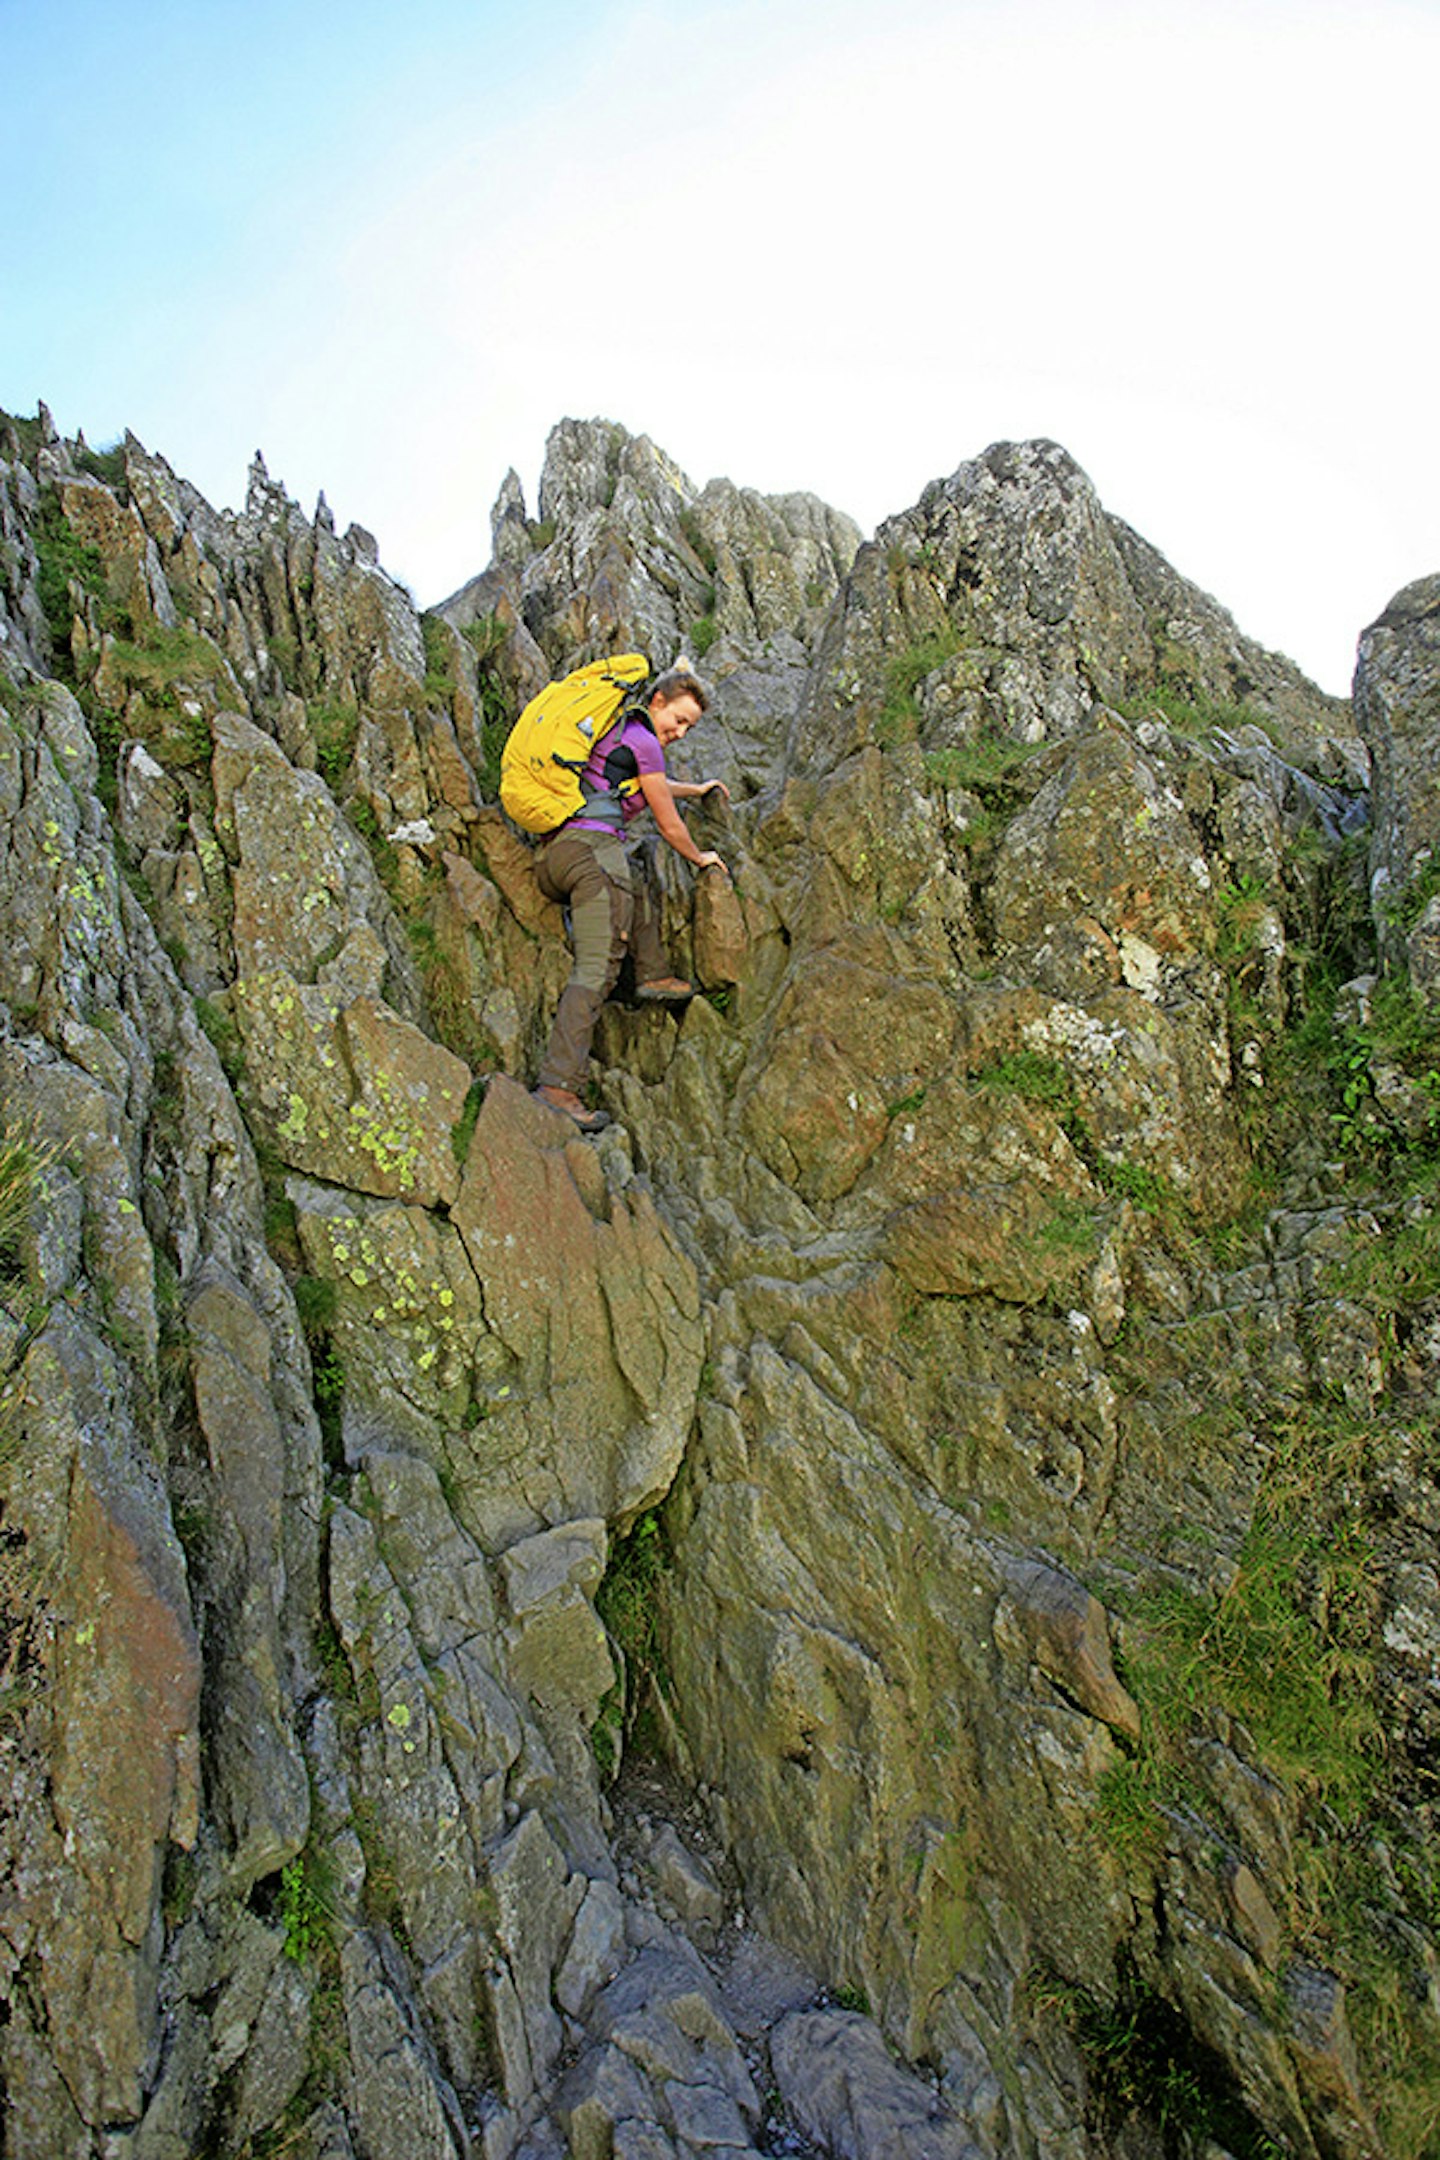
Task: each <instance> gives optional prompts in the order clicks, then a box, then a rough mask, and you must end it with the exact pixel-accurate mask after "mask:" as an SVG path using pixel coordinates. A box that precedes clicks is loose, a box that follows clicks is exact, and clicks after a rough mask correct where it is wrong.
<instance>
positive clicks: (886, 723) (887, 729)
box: [875, 623, 964, 750]
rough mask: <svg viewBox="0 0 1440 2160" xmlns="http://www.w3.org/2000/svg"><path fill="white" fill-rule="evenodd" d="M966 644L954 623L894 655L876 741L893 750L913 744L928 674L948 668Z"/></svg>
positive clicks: (887, 667)
mask: <svg viewBox="0 0 1440 2160" xmlns="http://www.w3.org/2000/svg"><path fill="white" fill-rule="evenodd" d="M963 643H964V639H963V638H962V637H961V635H960V632H959V631H958V630H957V629H956V628H955V627H954V625H953V624H952V623H945V624H944V625H943V626H942V627H941V628H940V629H938V630H932V631H931V632H930V634H929V636H928V637H923V638H921V639H920V640H919V641H918V642H917V643H916V644H914V645H909V646H907V647H906V648H905V650H904V651H903V652H898V653H892V654H891V655H890V657H889V659H887V660H886V662H885V677H884V681H885V697H884V702H883V703H882V705H881V707H880V714H879V718H878V719H877V720H876V722H875V740H876V741H877V742H878V743H880V744H881V745H882V746H883V747H884V748H885V749H887V750H893V749H896V748H898V746H899V745H900V744H901V743H907V742H913V741H914V740H915V736H916V733H917V731H918V729H919V726H920V701H919V698H918V697H917V696H916V692H917V691H918V690H919V688H920V685H921V683H922V682H924V680H925V678H926V676H927V675H933V674H934V672H935V670H936V669H937V668H941V667H943V666H944V665H945V662H946V661H947V660H949V659H952V658H953V657H954V655H955V654H956V653H957V652H959V650H960V647H961V646H962V644H963Z"/></svg>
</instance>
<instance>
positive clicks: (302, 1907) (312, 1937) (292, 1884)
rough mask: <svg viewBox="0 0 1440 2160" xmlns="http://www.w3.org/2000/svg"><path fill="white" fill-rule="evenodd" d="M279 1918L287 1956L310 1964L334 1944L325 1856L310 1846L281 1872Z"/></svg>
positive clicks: (277, 1910) (331, 1904) (332, 1918)
mask: <svg viewBox="0 0 1440 2160" xmlns="http://www.w3.org/2000/svg"><path fill="white" fill-rule="evenodd" d="M276 1916H277V1918H278V1919H279V1922H280V1925H281V1926H282V1927H283V1928H284V1930H285V1955H286V1957H288V1958H293V1959H294V1960H295V1962H296V1964H298V1965H307V1964H309V1963H311V1962H312V1961H313V1960H315V1959H317V1958H319V1957H320V1956H321V1955H322V1954H323V1953H324V1952H325V1951H327V1950H328V1949H329V1948H330V1947H331V1944H332V1942H333V1939H334V1937H333V1929H334V1910H333V1903H332V1893H331V1889H330V1882H329V1874H328V1870H327V1868H326V1866H325V1861H324V1856H323V1854H322V1853H321V1852H320V1850H319V1849H318V1848H317V1847H316V1846H313V1845H307V1846H306V1848H305V1850H304V1851H303V1852H302V1853H297V1854H296V1856H295V1858H294V1859H293V1860H287V1861H286V1863H285V1865H284V1867H283V1868H281V1870H280V1891H279V1896H278V1898H277V1900H276Z"/></svg>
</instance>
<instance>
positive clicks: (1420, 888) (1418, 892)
mask: <svg viewBox="0 0 1440 2160" xmlns="http://www.w3.org/2000/svg"><path fill="white" fill-rule="evenodd" d="M1437 893H1440V858H1437V857H1435V856H1433V855H1432V856H1431V857H1430V858H1429V860H1428V861H1426V862H1423V863H1422V864H1421V866H1420V868H1419V869H1418V870H1417V871H1416V872H1415V874H1414V876H1413V877H1412V878H1411V879H1410V880H1409V882H1408V883H1407V884H1405V885H1404V886H1402V887H1401V889H1400V891H1399V892H1397V893H1393V894H1391V895H1390V896H1389V897H1388V898H1387V899H1386V900H1385V901H1384V902H1383V903H1382V910H1381V911H1382V913H1383V914H1384V916H1385V918H1386V920H1387V922H1393V923H1396V924H1398V926H1399V927H1400V929H1402V930H1413V929H1414V928H1415V925H1416V924H1417V923H1418V922H1419V920H1420V918H1421V916H1422V915H1423V914H1424V912H1425V910H1426V908H1427V907H1429V905H1430V902H1431V901H1432V900H1433V899H1434V898H1435V895H1436V894H1437Z"/></svg>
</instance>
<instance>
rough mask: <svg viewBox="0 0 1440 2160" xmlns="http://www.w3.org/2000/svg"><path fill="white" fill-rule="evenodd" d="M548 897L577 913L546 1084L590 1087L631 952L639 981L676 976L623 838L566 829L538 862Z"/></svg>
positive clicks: (544, 1071) (544, 1072) (544, 1068)
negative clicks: (604, 1016)
mask: <svg viewBox="0 0 1440 2160" xmlns="http://www.w3.org/2000/svg"><path fill="white" fill-rule="evenodd" d="M535 875H536V877H537V878H538V879H539V882H540V890H541V892H543V893H544V895H545V897H546V899H547V900H558V901H559V902H560V903H561V904H562V905H564V906H567V907H568V908H569V910H570V943H571V946H572V948H573V950H574V954H575V967H574V972H573V974H572V975H571V977H570V980H569V982H568V983H567V984H566V985H565V988H564V990H563V991H562V992H561V994H560V1003H559V1006H558V1008H557V1009H556V1013H555V1024H554V1026H553V1027H552V1028H551V1030H550V1041H549V1043H548V1045H547V1046H546V1050H545V1056H544V1058H543V1060H542V1061H541V1065H540V1078H539V1085H540V1086H541V1087H562V1088H572V1089H574V1090H575V1092H576V1093H578V1092H579V1090H580V1089H581V1088H582V1087H583V1086H584V1084H585V1081H586V1079H587V1077H588V1075H589V1070H590V1038H591V1036H592V1035H593V1034H594V1032H595V1022H596V1020H597V1019H598V1018H599V1016H600V1008H601V1006H602V1005H603V1004H604V1002H605V1000H606V998H607V997H608V996H609V995H610V992H611V991H612V990H613V989H614V987H615V983H616V979H617V978H618V976H619V973H620V966H621V962H622V961H623V960H624V958H625V954H626V951H627V949H628V950H629V951H630V952H632V953H633V954H634V956H635V975H636V980H637V981H638V982H642V983H645V982H653V981H655V979H656V978H657V977H658V976H661V975H668V974H669V972H670V966H669V962H668V961H667V959H666V957H665V950H664V947H663V946H662V945H661V943H660V933H659V928H658V926H657V924H656V920H655V908H654V903H653V901H652V898H651V895H650V892H649V889H648V887H647V886H646V884H645V882H644V880H643V878H642V877H641V876H640V875H639V874H638V872H637V870H636V869H635V867H634V866H633V865H632V864H631V862H630V860H629V858H628V857H627V855H626V853H625V843H624V841H623V840H622V839H621V837H620V835H619V833H608V832H575V831H572V830H571V829H570V828H569V827H567V826H562V827H561V829H560V831H559V832H558V833H556V834H555V835H554V836H553V838H551V839H549V840H547V841H546V842H545V845H544V846H543V847H542V848H541V850H540V852H539V854H538V855H537V856H536V858H535Z"/></svg>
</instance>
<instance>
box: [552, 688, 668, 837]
mask: <svg viewBox="0 0 1440 2160" xmlns="http://www.w3.org/2000/svg"><path fill="white" fill-rule="evenodd" d="M664 770H665V753H664V751H663V750H662V749H661V747H660V744H659V742H658V740H657V739H656V735H655V731H654V729H653V728H652V727H651V725H650V723H649V721H648V720H645V719H642V718H641V716H640V714H639V713H632V714H631V715H630V717H629V718H628V719H627V720H622V721H621V723H620V725H619V727H618V728H614V729H612V731H611V732H610V734H608V735H607V736H606V737H605V738H604V740H603V741H602V742H600V743H598V744H597V745H596V747H595V749H593V750H592V751H591V753H590V755H589V757H588V758H587V759H586V761H585V770H584V771H583V772H582V773H581V775H580V785H581V787H582V788H583V789H584V790H585V796H586V800H587V802H588V801H589V798H590V797H591V796H592V795H613V794H614V792H615V790H616V789H617V788H618V787H619V785H620V783H621V781H622V780H635V779H644V777H645V775H646V774H647V773H663V772H664ZM644 808H645V797H644V796H643V795H642V794H641V792H640V790H639V788H632V790H631V791H630V793H629V794H628V795H622V796H621V797H620V814H621V817H622V818H623V820H624V824H625V825H629V823H630V822H631V820H632V819H633V818H637V817H639V815H640V813H641V811H642V810H643V809H644ZM566 825H567V827H568V829H569V830H570V831H571V832H614V830H615V820H614V819H613V818H606V817H594V816H587V814H586V812H585V811H584V810H582V811H580V813H579V815H578V816H576V817H572V818H567V819H566ZM622 829H623V828H622Z"/></svg>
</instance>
